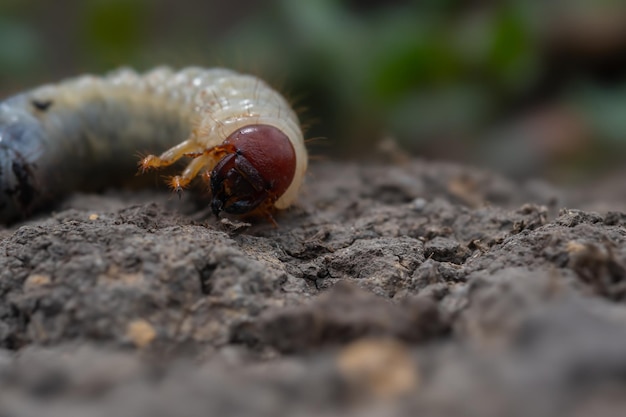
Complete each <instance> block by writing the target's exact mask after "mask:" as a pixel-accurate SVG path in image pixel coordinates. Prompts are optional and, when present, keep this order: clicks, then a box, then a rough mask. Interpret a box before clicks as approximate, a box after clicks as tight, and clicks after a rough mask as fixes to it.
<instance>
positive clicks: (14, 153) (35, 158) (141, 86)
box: [0, 67, 308, 223]
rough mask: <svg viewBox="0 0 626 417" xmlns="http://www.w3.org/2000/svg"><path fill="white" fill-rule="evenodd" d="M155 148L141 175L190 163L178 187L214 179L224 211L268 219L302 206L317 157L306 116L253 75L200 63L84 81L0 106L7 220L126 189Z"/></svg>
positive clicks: (0, 211)
mask: <svg viewBox="0 0 626 417" xmlns="http://www.w3.org/2000/svg"><path fill="white" fill-rule="evenodd" d="M146 151H147V152H150V153H151V154H153V155H148V156H147V157H145V158H144V159H143V160H141V161H139V169H140V171H141V172H143V171H145V170H148V169H152V168H160V167H164V166H168V165H171V164H172V163H174V162H175V161H176V160H178V159H180V158H183V157H185V158H186V159H187V160H189V161H190V162H189V164H188V165H187V167H186V168H184V169H183V171H182V172H181V173H180V175H176V176H174V177H173V178H172V179H171V180H170V185H171V186H172V187H173V188H174V189H176V190H177V191H180V190H181V189H182V188H184V187H186V186H187V185H188V184H189V183H190V182H191V180H193V179H194V177H196V176H199V177H202V178H204V179H205V180H206V181H207V183H208V184H210V186H211V187H212V189H213V192H214V194H219V198H218V197H216V196H213V200H212V208H213V211H214V212H216V214H217V213H219V212H220V211H222V210H224V211H227V212H230V213H234V214H244V213H246V212H249V211H250V212H254V211H255V210H257V211H260V212H261V214H263V215H265V216H267V217H269V218H270V219H272V218H271V214H270V211H271V210H272V209H284V208H287V207H288V206H290V205H291V204H292V203H293V202H294V200H295V198H296V196H297V194H298V191H299V188H300V186H301V184H302V181H303V178H304V174H305V171H306V169H307V158H308V156H307V151H306V148H305V145H304V140H303V136H302V131H301V127H300V123H299V120H298V117H297V115H296V113H295V112H294V111H293V109H292V108H291V107H290V105H289V103H288V102H287V101H286V100H285V98H284V97H283V96H282V95H281V94H279V93H278V92H277V91H275V90H273V89H272V88H271V87H269V86H268V85H267V84H266V83H265V82H264V81H262V80H261V79H259V78H257V77H255V76H252V75H245V74H239V73H236V72H234V71H231V70H228V69H222V68H214V69H204V68H198V67H189V68H185V69H182V70H180V71H173V70H172V69H170V68H167V67H158V68H155V69H153V70H151V71H149V72H147V73H144V74H139V73H137V72H135V71H133V70H130V69H126V68H123V69H119V70H116V71H114V72H111V73H109V74H108V75H105V76H103V77H97V76H92V75H84V76H80V77H77V78H73V79H68V80H65V81H62V82H59V83H56V84H48V85H44V86H41V87H38V88H35V89H33V90H30V91H27V92H24V93H21V94H18V95H15V96H13V97H10V98H8V99H6V100H4V101H2V102H1V103H0V222H3V223H8V222H12V221H15V220H18V219H20V218H24V217H25V216H28V215H30V214H32V213H33V212H35V211H37V210H40V209H43V208H46V207H48V206H50V205H51V204H53V203H54V202H56V201H58V200H59V199H60V198H62V197H63V196H65V195H67V194H68V193H70V192H72V191H75V190H98V189H101V188H103V187H106V186H110V185H116V184H119V183H122V182H124V181H126V180H127V179H128V178H129V177H132V176H133V175H134V173H135V172H136V171H137V164H138V161H137V154H138V152H146ZM157 155H158V156H157ZM277 155H278V156H277ZM281 158H282V159H281ZM276 167H278V168H276ZM276 176H280V178H278V179H277V178H275V177H276ZM238 193H243V194H242V195H241V196H240V195H238ZM216 199H218V200H219V201H217V200H216Z"/></svg>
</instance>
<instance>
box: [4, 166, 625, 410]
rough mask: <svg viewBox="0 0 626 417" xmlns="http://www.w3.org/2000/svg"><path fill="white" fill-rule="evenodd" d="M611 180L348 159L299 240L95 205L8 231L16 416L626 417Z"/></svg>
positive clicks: (166, 213) (329, 174)
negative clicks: (600, 182)
mask: <svg viewBox="0 0 626 417" xmlns="http://www.w3.org/2000/svg"><path fill="white" fill-rule="evenodd" d="M606 184H611V182H607V183H605V187H604V188H601V187H593V188H589V189H588V190H585V189H578V190H573V191H572V190H561V189H557V188H553V187H550V186H549V185H546V184H543V183H540V182H527V183H515V182H512V181H509V180H507V179H505V178H502V177H500V176H498V175H494V174H492V173H490V172H485V171H481V170H477V169H473V168H469V167H463V166H458V165H452V164H441V163H429V162H424V161H413V162H410V163H407V164H405V165H402V166H383V165H365V164H361V165H357V164H342V163H332V162H327V163H324V164H319V165H317V166H315V167H313V169H312V172H311V175H310V178H309V180H308V184H307V186H306V187H305V189H304V190H303V193H302V197H301V199H300V202H299V205H298V206H297V207H295V208H293V209H291V210H289V211H287V212H285V213H281V214H279V215H278V217H277V221H278V223H279V225H280V227H279V228H273V227H272V226H271V225H268V224H255V225H248V224H245V223H242V222H239V221H236V220H232V219H231V220H223V221H217V220H216V219H214V218H212V217H210V216H209V211H208V209H207V208H206V207H205V206H204V205H202V204H198V202H197V201H196V200H194V199H193V197H192V195H191V193H186V195H185V197H184V198H183V199H182V200H180V201H179V200H178V199H172V198H171V196H170V195H168V194H167V193H164V192H161V191H141V192H130V191H120V190H118V191H109V192H107V193H105V194H102V195H75V196H73V197H71V198H70V199H69V200H67V201H65V202H63V203H62V204H61V206H59V207H58V208H57V210H56V212H55V213H52V214H46V215H41V216H40V217H39V218H36V219H32V220H29V221H25V222H23V223H22V224H19V225H15V226H12V227H11V228H7V229H4V230H0V238H1V239H2V240H1V241H0V265H1V268H0V416H12V417H13V416H16V417H21V416H24V417H26V416H39V415H41V416H43V415H45V416H67V415H82V416H111V415H133V416H138V417H140V416H150V417H155V416H172V415H176V416H190V417H191V416H206V415H234V416H243V415H255V416H277V415H289V416H318V415H325V416H334V415H337V416H338V415H349V416H357V415H358V416H372V417H373V416H405V415H432V416H455V415H458V416H473V415H475V416H502V415H507V416H558V415H572V416H585V415H597V416H600V415H607V416H608V415H621V413H622V412H623V410H624V409H626V308H625V305H624V299H625V298H626V214H625V213H626V209H625V207H626V204H625V203H626V193H623V192H622V191H624V190H623V185H622V182H621V181H615V182H613V183H612V184H614V187H612V188H611V187H606ZM620 187H621V188H620ZM620 193H621V194H620ZM620 196H621V197H620ZM599 208H601V209H599Z"/></svg>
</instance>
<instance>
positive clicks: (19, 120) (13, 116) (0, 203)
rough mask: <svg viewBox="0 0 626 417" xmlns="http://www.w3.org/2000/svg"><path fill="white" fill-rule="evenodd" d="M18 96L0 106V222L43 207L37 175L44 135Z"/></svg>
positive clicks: (5, 221) (24, 215)
mask: <svg viewBox="0 0 626 417" xmlns="http://www.w3.org/2000/svg"><path fill="white" fill-rule="evenodd" d="M23 101H24V100H23V98H22V97H21V96H17V97H14V98H13V99H9V100H7V101H5V102H4V103H1V104H0V223H10V222H13V221H16V220H20V219H22V218H24V217H26V216H28V215H30V214H31V213H32V212H33V211H34V210H37V209H38V208H40V207H41V206H42V205H44V204H45V198H44V194H43V193H42V192H41V191H42V190H41V185H40V184H39V181H38V179H37V178H38V176H37V171H36V168H37V160H38V159H39V158H40V156H41V154H42V150H43V149H42V147H43V146H44V140H43V139H44V136H43V135H44V134H43V131H42V129H41V126H40V124H39V122H38V120H37V119H36V118H35V117H33V116H32V114H30V113H29V112H28V111H27V110H26V109H25V107H24V105H23V103H22V102H23Z"/></svg>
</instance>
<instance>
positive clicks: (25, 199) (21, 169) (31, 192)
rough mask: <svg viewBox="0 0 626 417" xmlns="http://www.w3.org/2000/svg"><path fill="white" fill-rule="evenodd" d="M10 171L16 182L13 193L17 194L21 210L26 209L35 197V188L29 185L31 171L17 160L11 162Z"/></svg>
mask: <svg viewBox="0 0 626 417" xmlns="http://www.w3.org/2000/svg"><path fill="white" fill-rule="evenodd" d="M11 169H12V170H13V174H14V175H15V179H16V180H17V185H16V187H15V189H14V190H13V192H14V193H16V194H17V198H18V200H19V203H20V206H21V207H22V208H23V209H28V207H29V206H30V203H31V202H32V201H33V200H34V198H35V195H36V191H35V188H34V187H33V185H32V184H31V178H32V171H31V169H30V167H29V166H28V165H27V164H25V163H23V162H22V161H19V160H15V161H13V163H12V164H11Z"/></svg>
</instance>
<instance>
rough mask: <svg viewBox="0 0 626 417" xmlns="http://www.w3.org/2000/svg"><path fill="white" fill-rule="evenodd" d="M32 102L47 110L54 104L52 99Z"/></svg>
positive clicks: (36, 106)
mask: <svg viewBox="0 0 626 417" xmlns="http://www.w3.org/2000/svg"><path fill="white" fill-rule="evenodd" d="M31 104H32V105H33V107H34V108H36V109H37V110H39V111H46V110H48V109H49V108H50V106H52V100H33V101H31Z"/></svg>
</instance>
